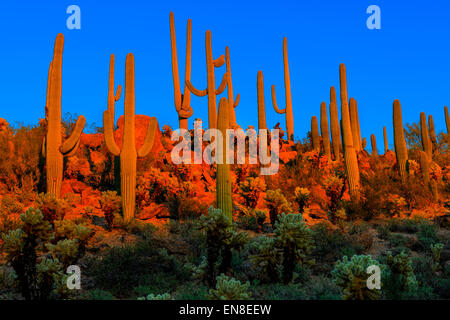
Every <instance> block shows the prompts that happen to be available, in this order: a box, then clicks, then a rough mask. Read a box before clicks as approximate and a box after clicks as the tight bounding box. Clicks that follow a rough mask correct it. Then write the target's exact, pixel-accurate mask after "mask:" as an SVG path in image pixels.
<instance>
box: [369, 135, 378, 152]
mask: <svg viewBox="0 0 450 320" xmlns="http://www.w3.org/2000/svg"><path fill="white" fill-rule="evenodd" d="M370 143H371V145H372V155H373V156H377V155H378V150H377V138H375V135H374V134H373V133H372V134H371V135H370Z"/></svg>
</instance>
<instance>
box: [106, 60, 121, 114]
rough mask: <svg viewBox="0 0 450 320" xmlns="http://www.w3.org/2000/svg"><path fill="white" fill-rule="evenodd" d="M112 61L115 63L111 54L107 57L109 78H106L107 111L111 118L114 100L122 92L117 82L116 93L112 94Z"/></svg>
mask: <svg viewBox="0 0 450 320" xmlns="http://www.w3.org/2000/svg"><path fill="white" fill-rule="evenodd" d="M114 63H115V57H114V55H113V54H111V56H110V58H109V78H108V111H109V114H110V115H111V118H112V119H113V121H114V119H115V116H116V111H115V105H116V101H118V100H119V99H120V95H121V93H122V86H121V85H120V84H119V85H118V86H117V91H116V94H115V95H114Z"/></svg>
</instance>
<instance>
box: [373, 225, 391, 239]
mask: <svg viewBox="0 0 450 320" xmlns="http://www.w3.org/2000/svg"><path fill="white" fill-rule="evenodd" d="M376 230H377V232H378V238H380V239H383V240H388V239H389V237H390V235H391V232H390V231H389V228H388V227H386V226H385V225H380V226H377V227H376Z"/></svg>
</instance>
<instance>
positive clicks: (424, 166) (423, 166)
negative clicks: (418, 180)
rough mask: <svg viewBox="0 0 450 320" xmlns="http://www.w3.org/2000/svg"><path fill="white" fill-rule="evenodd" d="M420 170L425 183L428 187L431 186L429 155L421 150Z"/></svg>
mask: <svg viewBox="0 0 450 320" xmlns="http://www.w3.org/2000/svg"><path fill="white" fill-rule="evenodd" d="M420 170H421V171H422V177H423V182H424V184H425V185H426V186H427V187H430V171H429V166H428V156H427V154H426V153H425V152H423V151H420Z"/></svg>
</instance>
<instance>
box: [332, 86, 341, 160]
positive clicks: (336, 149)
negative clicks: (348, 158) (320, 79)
mask: <svg viewBox="0 0 450 320" xmlns="http://www.w3.org/2000/svg"><path fill="white" fill-rule="evenodd" d="M330 128H331V139H332V144H333V153H334V159H335V160H336V161H339V158H340V151H341V149H342V144H341V129H340V126H339V116H338V109H337V101H336V90H335V89H334V87H331V88H330Z"/></svg>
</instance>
